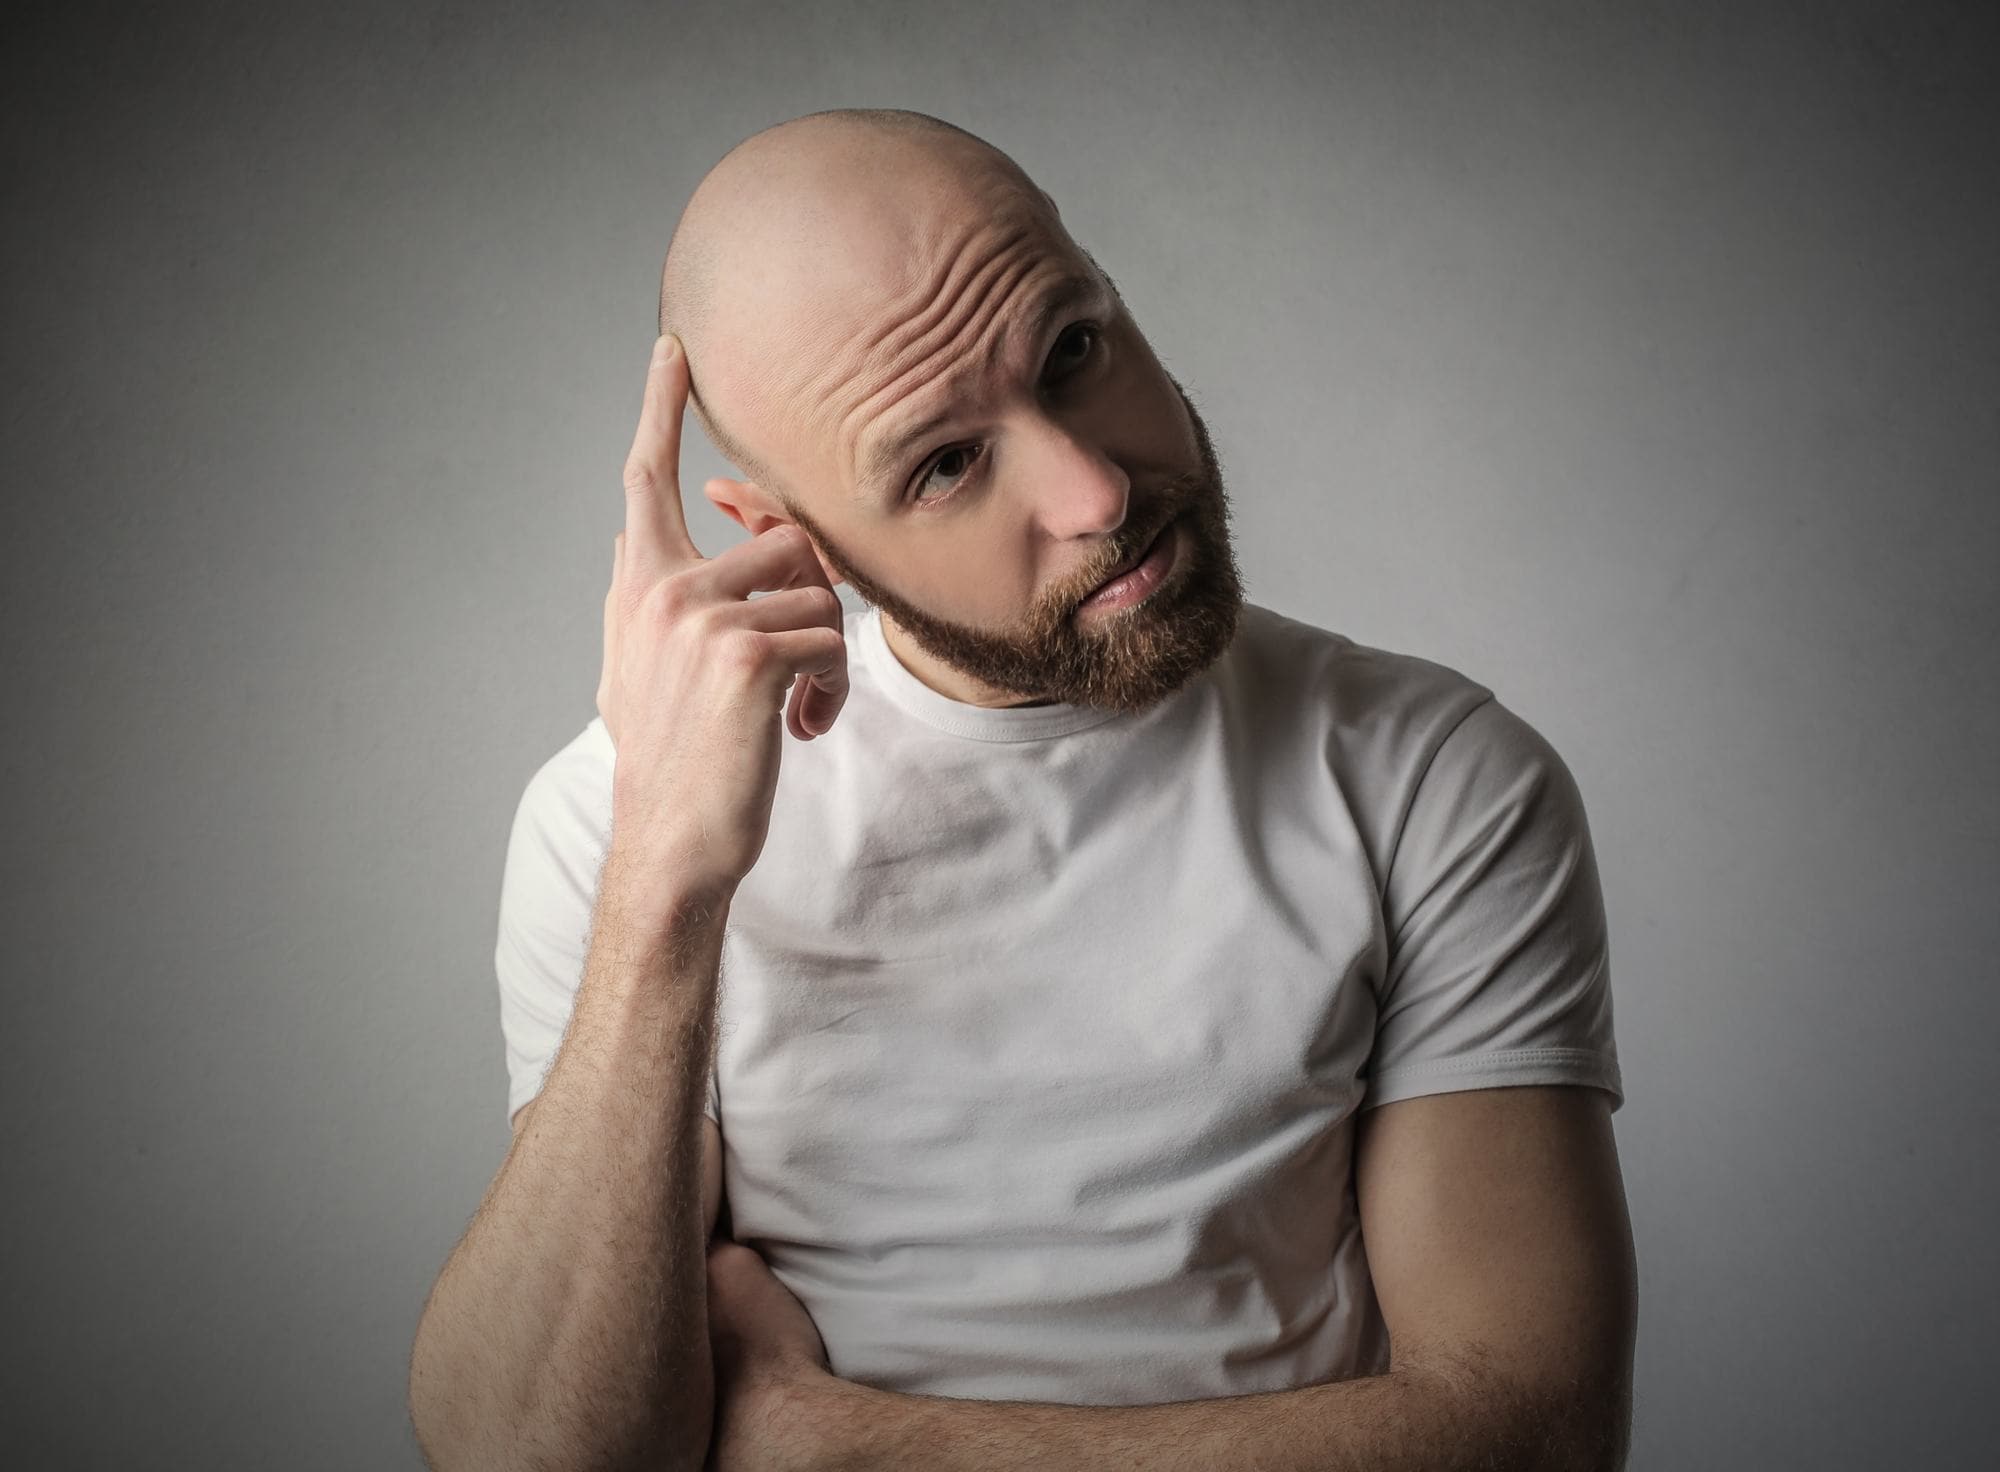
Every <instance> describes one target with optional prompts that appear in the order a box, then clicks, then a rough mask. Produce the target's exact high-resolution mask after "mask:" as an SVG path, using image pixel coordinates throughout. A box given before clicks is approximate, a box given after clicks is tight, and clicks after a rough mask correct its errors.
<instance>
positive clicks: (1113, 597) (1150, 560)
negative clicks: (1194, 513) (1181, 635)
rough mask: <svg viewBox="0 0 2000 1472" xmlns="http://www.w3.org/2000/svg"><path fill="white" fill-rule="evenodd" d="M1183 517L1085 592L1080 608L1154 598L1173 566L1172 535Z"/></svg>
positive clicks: (1115, 606)
mask: <svg viewBox="0 0 2000 1472" xmlns="http://www.w3.org/2000/svg"><path fill="white" fill-rule="evenodd" d="M1179 520H1180V518H1178V517H1175V518H1174V519H1173V520H1170V521H1168V522H1167V524H1166V525H1165V526H1163V527H1161V528H1160V529H1159V530H1158V531H1157V532H1155V533H1154V534H1153V538H1152V540H1151V541H1149V542H1147V543H1146V545H1145V546H1143V547H1141V548H1140V549H1139V551H1138V552H1137V553H1136V554H1135V555H1133V556H1132V557H1130V558H1128V559H1127V560H1126V561H1125V562H1124V563H1122V564H1121V565H1120V566H1119V568H1118V569H1117V571H1115V572H1113V573H1112V574H1111V575H1110V576H1109V577H1107V578H1106V579H1105V580H1104V581H1103V582H1101V583H1099V584H1098V585H1097V586H1096V587H1095V588H1093V589H1092V590H1091V591H1090V592H1089V593H1087V594H1085V595H1084V598H1083V601H1082V602H1081V603H1079V604H1078V605H1077V611H1078V612H1079V613H1081V612H1083V611H1084V610H1086V609H1091V610H1096V609H1111V608H1125V607H1129V606H1131V605H1133V604H1135V603H1143V602H1144V601H1145V600H1146V599H1148V598H1150V597H1151V596H1152V595H1153V591H1154V590H1155V589H1157V588H1158V587H1159V585H1160V582H1161V580H1162V579H1163V578H1165V577H1166V575H1167V571H1168V569H1169V568H1170V567H1171V566H1172V565H1173V562H1174V557H1175V549H1174V547H1173V545H1172V542H1171V538H1172V537H1173V535H1174V527H1175V525H1176V524H1177V523H1178V522H1179Z"/></svg>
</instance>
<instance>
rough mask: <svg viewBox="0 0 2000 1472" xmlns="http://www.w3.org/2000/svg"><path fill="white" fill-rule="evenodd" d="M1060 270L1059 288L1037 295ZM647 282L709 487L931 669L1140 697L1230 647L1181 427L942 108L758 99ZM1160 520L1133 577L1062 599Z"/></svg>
mask: <svg viewBox="0 0 2000 1472" xmlns="http://www.w3.org/2000/svg"><path fill="white" fill-rule="evenodd" d="M1065 282H1074V283H1077V284H1079V285H1080V286H1081V287H1083V288H1084V291H1083V293H1082V295H1080V296H1079V297H1078V298H1077V299H1076V300H1075V301H1073V302H1072V303H1070V304H1069V305H1068V306H1067V308H1066V309H1065V310H1064V311H1063V312H1061V313H1060V314H1058V315H1056V316H1054V317H1053V318H1050V319H1047V320H1043V319H1042V318H1041V317H1040V316H1039V315H1038V312H1037V309H1038V308H1039V307H1041V306H1042V304H1043V302H1044V300H1045V299H1046V297H1047V296H1048V295H1049V294H1050V293H1051V292H1052V291H1053V290H1054V289H1055V288H1057V287H1058V286H1059V285H1061V284H1062V283H1065ZM661 300H662V327H663V330H667V331H671V332H673V333H674V334H675V335H676V336H677V337H678V338H679V339H680V340H681V342H682V344H683V345H684V347H685V349H686V352H687V358H688V364H689V369H690V375H691V381H692V386H693V395H694V400H693V402H694V403H695V405H696V407H697V410H698V412H699V413H701V414H702V416H703V418H704V420H705V422H706V423H707V425H708V427H709V429H710V431H711V437H712V438H714V439H716V440H717V442H718V447H719V448H722V449H724V452H725V453H729V454H731V455H732V458H734V459H736V461H737V463H738V465H739V468H743V469H745V470H746V472H747V473H749V474H751V475H752V476H753V477H755V478H752V479H748V480H742V481H733V480H717V481H711V482H710V483H709V486H708V494H709V496H710V498H711V499H712V500H714V501H715V502H716V504H717V505H719V506H720V507H722V509H723V510H724V511H725V512H727V513H728V514H729V515H730V516H732V517H734V518H735V519H736V520H737V521H739V522H740V523H742V525H744V526H745V527H746V528H748V529H749V530H750V531H751V532H753V533H755V532H759V531H762V530H763V529H765V528H766V527H768V526H770V525H773V524H775V523H778V522H786V521H789V522H793V523H795V524H797V525H799V526H801V527H803V528H804V529H805V530H806V531H807V533H808V534H809V535H810V536H811V537H812V539H813V542H814V545H815V548H816V550H817V551H818V553H819V556H820V557H821V559H822V561H823V563H824V565H825V567H826V570H827V572H828V575H829V577H832V578H835V579H837V580H842V581H846V582H848V583H850V584H852V585H853V586H854V588H855V589H856V591H857V592H859V593H860V594H861V596H862V597H863V598H865V599H866V600H867V601H868V602H870V603H871V604H873V605H875V606H876V607H877V608H878V609H880V610H881V614H882V622H883V632H884V636H885V638H886V639H887V641H888V643H889V646H890V648H891V649H892V650H893V651H894V652H895V653H896V655H897V657H898V658H899V659H901V660H902V662H903V663H904V664H905V665H907V666H908V667H909V668H910V669H911V670H912V671H913V672H914V673H916V674H917V676H918V677H919V678H920V679H922V680H924V681H925V682H926V683H927V684H929V685H930V686H931V687H932V688H934V689H937V690H940V691H942V692H943V693H945V694H948V695H951V696H953V697H954V698H956V699H959V700H964V701H967V702H970V703H972V704H977V705H1023V704H1041V703H1046V702H1049V701H1067V702H1074V703H1079V704H1087V705H1096V706H1100V707H1105V708H1109V709H1114V710H1120V711H1138V710H1143V709H1145V708H1146V707H1148V706H1150V705H1152V704H1154V703H1155V702H1157V701H1158V700H1160V699H1161V698H1163V697H1164V696H1166V695H1168V694H1170V693H1172V692H1173V691H1175V690H1177V689H1179V688H1180V687H1181V686H1182V685H1184V684H1185V683H1186V682H1187V681H1188V680H1189V679H1190V678H1192V677H1193V676H1194V675H1195V674H1197V673H1199V672H1200V671H1201V670H1202V669H1204V668H1206V667H1207V666H1208V665H1209V664H1210V663H1211V662H1212V661H1213V660H1214V659H1215V658H1216V657H1217V656H1219V655H1220V654H1221V653H1222V651H1223V650H1224V649H1225V648H1227V646H1228V643H1229V640H1230V638H1231V637H1232V636H1233V634H1234V632H1235V627H1236V621H1237V614H1238V611H1239V609H1240V607H1241V604H1242V597H1243V594H1242V588H1241V581H1240V577H1239V574H1238V570H1237V567H1236V562H1235V557H1234V553H1233V549H1232V546H1231V539H1230V534H1229V509H1228V502H1227V497H1226V495H1225V493H1224V490H1223V485H1222V474H1221V469H1220V466H1219V464H1218V463H1217V460H1216V456H1215V452H1214V449H1213V446H1212V444H1211V442H1210V438H1209V435H1208V433H1207V430H1206V427H1205V426H1204V425H1203V424H1202V422H1201V420H1200V417H1199V415H1198V414H1197V413H1196V412H1195V409H1194V406H1193V404H1192V402H1191V401H1190V400H1189V399H1188V397H1187V395H1186V393H1185V392H1184V391H1183V390H1182V388H1181V386H1180V384H1178V383H1177V382H1176V381H1175V380H1174V379H1173V378H1172V377H1171V376H1170V375H1169V374H1168V373H1167V372H1166V371H1165V369H1164V368H1162V367H1161V365H1160V363H1159V360H1158V359H1157V358H1156V357H1155V356H1154V354H1153V352H1152V349H1151V347H1150V346H1149V345H1148V344H1147V342H1146V339H1145V336H1144V334H1142V333H1141V332H1140V330H1139V328H1138V325H1137V324H1136V323H1135V322H1134V321H1133V320H1132V317H1131V314H1130V313H1129V312H1128V311H1126V309H1125V306H1124V303H1123V301H1122V300H1121V299H1120V298H1119V296H1118V294H1117V290H1116V287H1115V286H1114V285H1113V284H1112V282H1111V281H1110V280H1109V278H1107V277H1106V276H1105V275H1104V274H1103V272H1102V271H1101V270H1099V269H1098V267H1097V265H1096V263H1095V262H1094V261H1092V260H1091V259H1090V257H1089V256H1088V254H1087V253H1085V252H1084V251H1083V250H1082V249H1081V248H1080V247H1079V246H1077V244H1076V243H1075V242H1074V241H1073V240H1071V239H1070V237H1069V235H1068V232H1067V231H1066V230H1065V229H1064V228H1063V226H1062V222H1061V218H1060V216H1059V215H1058V213H1057V211H1056V209H1055V206H1054V203H1053V201H1051V200H1049V198H1048V197H1047V196H1046V195H1045V194H1043V193H1042V191H1041V190H1039V189H1037V188H1036V187H1035V186H1034V185H1033V184H1032V182H1030V181H1029V180H1028V179H1027V178H1026V176H1025V175H1024V174H1022V173H1021V172H1020V170H1019V169H1018V167H1016V166H1015V165H1014V164H1013V162H1012V160H1010V159H1008V158H1007V157H1006V156H1005V155H1004V154H1001V153H999V152H998V151H997V150H994V149H992V148H991V147H990V146H988V145H986V144H984V143H982V142H980V141H978V140H976V139H970V138H968V137H966V136H965V135H962V134H959V133H958V132H956V131H955V130H952V129H949V128H944V127H937V128H926V127H923V126H921V125H919V126H916V127H914V128H913V127H911V126H909V125H907V124H905V125H903V126H898V127H890V128H888V129H887V130H885V129H884V127H883V126H882V125H880V124H879V123H860V122H856V121H855V120H853V119H850V118H846V117H843V116H825V115H814V116H812V117H807V118H803V119H795V120H793V121H792V122H790V123H785V124H781V125H779V126H778V127H777V128H774V129H770V130H767V131H766V132H764V133H761V134H758V135H756V136H755V137H753V138H751V139H749V140H746V141H745V142H744V143H743V144H740V145H739V146H738V147H737V148H736V149H734V150H732V151H731V152H730V153H729V154H728V155H727V156H725V157H724V159H723V160H722V161H721V162H720V163H719V164H717V166H716V167H715V169H714V170H713V171H711V173H710V174H709V175H708V177H707V178H706V179H704V180H703V181H702V183H701V185H700V187H699V188H698V189H697V190H696V191H695V194H694V196H693V197H692V198H691V199H690V201H689V204H688V208H687V211H686V212H685V214H684V215H683V218H682V221H681V225H680V227H679V229H678V230H677V231H676V232H675V236H674V240H673V243H672V245H671V246H670V247H669V251H668V258H667V262H666V266H665V268H664V270H663V272H662V288H661ZM937 415H944V416H946V418H945V422H944V423H943V424H941V425H939V426H938V427H937V428H936V430H935V431H934V432H933V433H931V434H929V435H927V436H926V437H925V438H924V439H923V440H922V441H920V442H919V443H917V444H916V445H915V446H913V447H912V449H911V450H910V452H909V453H908V454H907V455H905V456H903V457H901V458H900V459H898V460H896V461H895V462H894V464H893V466H892V467H890V472H889V474H888V475H887V476H886V477H880V476H876V475H874V474H872V473H871V466H872V460H873V458H874V456H875V454H876V452H877V450H878V448H879V446H880V445H881V444H882V443H883V442H884V441H886V440H888V439H890V438H893V437H895V436H897V435H898V434H899V433H900V432H901V431H902V430H904V429H905V428H906V427H908V426H909V425H911V424H912V423H913V422H916V421H921V420H925V419H927V418H931V417H934V416H937ZM940 452H943V453H940ZM1169 522H1172V523H1173V532H1172V534H1171V535H1172V536H1173V540H1174V550H1175V558H1174V562H1173V565H1172V568H1171V570H1170V571H1169V573H1168V575H1167V578H1166V581H1165V582H1164V583H1163V584H1162V585H1161V586H1160V587H1159V588H1158V589H1157V590H1155V592H1154V593H1153V594H1152V596H1151V597H1149V598H1148V599H1146V600H1145V601H1144V602H1142V603H1140V604H1138V605H1136V606H1131V607H1126V608H1121V609H1113V610H1105V609H1080V607H1079V605H1081V604H1082V603H1083V600H1084V599H1085V597H1086V596H1087V595H1088V594H1089V593H1090V592H1092V591H1093V590H1094V589H1095V588H1097V587H1098V586H1099V585H1100V584H1101V583H1103V582H1104V581H1105V579H1106V577H1107V576H1108V575H1109V574H1110V573H1111V572H1112V571H1113V570H1114V569H1116V568H1120V567H1123V566H1125V565H1127V564H1129V563H1130V562H1131V561H1132V560H1134V559H1135V558H1136V556H1137V554H1138V553H1139V552H1141V551H1142V550H1143V549H1144V548H1145V547H1146V546H1147V545H1148V544H1149V543H1150V542H1151V541H1152V539H1153V537H1154V535H1155V534H1156V533H1157V532H1159V531H1161V529H1162V528H1164V527H1166V526H1167V524H1168V523H1169Z"/></svg>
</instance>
